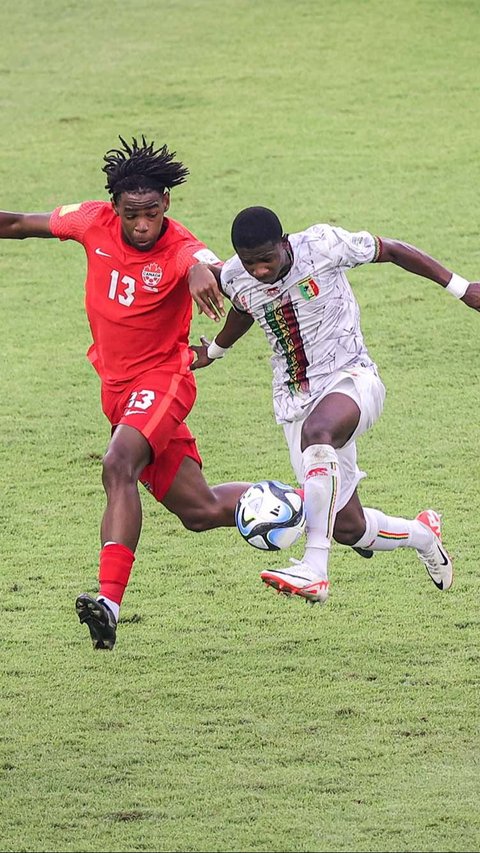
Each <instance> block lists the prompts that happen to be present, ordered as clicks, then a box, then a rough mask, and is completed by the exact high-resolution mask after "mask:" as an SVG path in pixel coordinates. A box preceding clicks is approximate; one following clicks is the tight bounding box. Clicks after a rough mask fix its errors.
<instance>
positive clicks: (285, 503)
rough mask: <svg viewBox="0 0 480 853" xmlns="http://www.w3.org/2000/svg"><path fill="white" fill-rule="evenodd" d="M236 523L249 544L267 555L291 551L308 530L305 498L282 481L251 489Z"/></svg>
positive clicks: (265, 482)
mask: <svg viewBox="0 0 480 853" xmlns="http://www.w3.org/2000/svg"><path fill="white" fill-rule="evenodd" d="M235 523H236V525H237V527H238V530H239V531H240V534H241V535H242V536H243V538H244V539H245V541H246V542H248V543H249V545H253V547H254V548H260V549H262V550H263V551H279V550H281V549H282V548H289V547H290V545H293V544H294V543H295V542H296V541H297V539H299V538H300V536H301V535H302V533H303V531H304V530H305V509H304V505H303V498H302V496H301V494H299V493H298V491H296V490H295V489H294V488H293V486H288V485H287V484H286V483H281V482H279V481H278V480H262V481H261V482H259V483H254V484H253V485H252V486H249V488H248V489H247V491H246V492H244V493H243V495H242V496H241V497H240V499H239V501H238V503H237V506H236V508H235Z"/></svg>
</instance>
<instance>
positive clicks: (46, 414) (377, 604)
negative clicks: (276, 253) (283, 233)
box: [0, 0, 480, 851]
mask: <svg viewBox="0 0 480 853" xmlns="http://www.w3.org/2000/svg"><path fill="white" fill-rule="evenodd" d="M0 26H1V30H2V33H3V45H2V53H1V56H0V80H1V87H0V100H1V112H2V131H3V132H2V142H3V146H2V158H1V160H0V177H1V185H2V199H1V201H0V204H1V206H2V207H3V208H4V209H14V210H49V209H52V208H53V207H54V206H55V205H57V204H60V203H67V202H73V201H77V200H82V199H85V198H104V197H105V192H104V190H103V183H104V176H103V175H102V173H101V171H100V167H101V159H102V155H103V153H104V151H105V150H106V149H107V148H109V147H112V146H113V145H114V144H115V141H116V137H117V134H119V133H121V134H123V135H126V136H127V137H128V136H131V135H135V134H140V133H142V132H144V133H145V134H146V135H147V136H150V137H152V138H155V139H156V140H157V141H159V142H163V141H164V140H165V141H166V142H168V144H169V146H170V147H172V148H174V149H176V150H177V153H178V156H179V157H180V158H181V159H183V160H184V161H185V163H186V164H187V165H188V166H189V168H190V170H191V177H190V179H189V181H188V183H187V184H186V185H185V186H184V187H181V188H179V189H177V190H176V191H175V192H174V193H172V210H171V213H172V215H173V216H174V217H175V218H178V219H181V220H182V221H184V222H185V224H186V225H188V226H189V227H190V228H191V229H192V230H193V231H195V232H196V233H197V234H198V235H199V236H201V237H202V238H204V239H205V240H206V241H207V242H208V243H209V245H211V247H212V248H213V249H215V250H216V251H217V252H218V253H219V254H220V255H222V256H224V257H225V256H227V254H228V253H230V245H229V226H230V222H231V220H232V218H233V216H234V215H235V213H236V212H237V211H238V210H239V209H240V208H242V207H244V206H247V205H250V204H264V205H267V206H271V207H273V208H274V209H275V210H276V211H277V212H278V214H279V215H280V218H281V219H282V221H283V224H284V226H285V228H286V229H287V230H288V231H294V230H297V229H300V228H303V227H306V226H308V225H310V224H312V223H314V222H319V221H329V222H336V223H338V224H341V225H343V226H344V227H346V228H349V229H351V230H357V229H361V228H366V229H369V230H371V231H373V232H374V233H377V234H380V235H385V236H391V237H397V238H399V239H404V240H406V241H407V242H412V243H414V244H416V245H418V246H420V247H422V248H424V249H425V250H426V251H428V252H430V253H431V254H433V255H435V256H436V257H438V258H439V259H441V260H442V261H443V262H444V263H445V264H446V265H447V266H450V267H451V268H452V269H454V270H455V271H456V272H458V273H459V274H461V275H464V276H465V277H467V278H472V279H475V278H477V279H478V278H479V277H480V251H479V248H478V234H477V232H478V229H477V221H478V218H479V212H480V211H479V202H478V180H477V172H478V168H477V159H478V158H477V148H478V133H479V130H480V127H479V118H478V116H479V115H480V89H479V85H478V41H479V36H480V21H479V11H478V9H477V4H475V3H472V2H468V0H454V2H450V1H449V2H447V0H440V2H438V1H437V2H433V0H406V2H400V0H393V2H391V3H390V4H389V5H388V8H387V7H386V6H385V4H384V3H381V2H380V0H364V2H354V0H340V2H337V3H335V4H331V3H326V2H323V0H320V2H314V0H300V2H297V3H291V2H286V0H276V2H273V0H266V2H262V3H254V2H253V1H252V0H235V2H234V0H224V2H222V3H219V2H214V0H203V2H195V0H175V2H173V0H159V2H157V3H147V2H145V0H138V2H137V3H136V4H135V5H133V6H132V5H131V4H127V3H124V2H121V1H120V0H113V1H112V2H110V3H106V2H105V0H100V2H95V3H94V2H93V0H85V2H82V3H77V4H72V3H65V4H58V3H57V2H54V0H41V2H38V0H37V2H35V3H33V0H19V2H17V3H15V4H3V7H2V9H1V11H0ZM0 273H1V279H2V287H1V289H0V317H1V321H0V322H1V340H2V406H1V408H0V418H1V429H0V455H1V463H2V464H1V468H0V470H1V473H0V482H1V490H2V495H3V500H2V505H1V513H2V522H3V523H2V526H1V532H0V542H1V548H2V557H3V559H2V563H3V567H2V568H3V570H2V576H1V580H0V593H1V601H2V643H1V648H0V672H1V675H0V686H1V695H2V702H1V705H0V715H1V718H0V720H1V725H0V801H1V803H2V806H1V820H0V848H1V849H2V850H4V851H47V850H51V851H98V850H103V851H154V850H159V851H167V850H169V851H238V850H246V851H383V850H392V851H406V850H409V851H476V850H478V849H479V846H480V827H479V819H478V799H479V794H480V790H479V788H480V785H479V772H478V771H479V768H478V755H479V740H478V667H479V660H480V655H479V652H478V648H479V645H478V640H479V637H478V634H479V631H478V629H479V625H480V620H479V616H478V592H479V580H478V577H479V575H478V552H479V544H480V541H479V540H480V537H479V532H478V524H477V514H478V512H477V508H478V503H479V497H478V485H477V484H478V482H479V479H480V478H479V474H480V471H479V463H478V452H477V443H478V442H477V433H478V429H477V423H478V379H479V375H478V374H479V370H478V361H479V358H478V356H479V351H478V339H479V331H478V330H479V327H478V323H479V318H478V316H476V315H475V314H474V313H473V312H471V311H469V310H468V309H467V308H466V307H465V306H464V305H462V304H460V303H459V302H457V301H455V300H454V299H452V297H450V296H449V295H448V294H445V293H444V292H443V291H442V290H441V289H440V288H438V287H436V286H435V285H433V284H430V283H427V282H425V281H422V280H420V279H415V278H414V277H412V276H408V275H407V274H406V273H403V272H402V271H401V270H398V269H396V268H390V267H388V266H382V267H368V268H363V269H360V270H356V271H355V272H354V273H353V274H352V276H351V280H352V283H353V286H354V289H355V292H356V294H357V297H358V299H359V301H360V305H361V309H362V317H363V329H364V333H365V337H366V340H367V342H368V344H369V347H370V350H371V353H372V355H373V356H374V357H375V359H376V360H377V362H378V364H379V367H380V370H381V373H382V377H383V379H384V381H385V384H386V386H387V392H388V398H387V404H386V408H385V412H384V414H383V416H382V419H381V420H380V422H379V423H378V424H377V425H376V426H375V428H374V430H372V431H371V433H369V434H368V435H366V436H364V437H363V438H362V439H361V441H360V443H359V452H360V464H361V465H362V467H363V468H364V469H365V470H366V471H367V472H368V474H369V476H368V479H367V480H366V481H364V483H363V484H362V487H361V496H362V499H363V500H364V503H365V504H367V505H372V506H379V507H382V508H383V509H384V510H385V511H386V512H388V513H392V514H398V515H406V516H410V517H412V516H413V515H416V513H417V512H418V511H419V510H421V509H423V508H425V507H428V506H433V507H435V508H436V509H438V510H439V511H441V512H442V513H443V515H444V530H445V541H446V544H447V546H448V548H449V550H450V551H451V552H452V554H453V557H454V561H455V566H456V583H455V587H454V589H453V590H452V592H451V593H449V594H447V595H444V596H443V595H441V594H439V593H438V592H437V591H436V590H435V588H434V587H433V585H432V584H431V583H430V582H429V581H428V579H427V578H426V576H425V573H424V570H423V569H422V567H421V566H420V564H419V563H418V561H417V559H416V557H415V554H414V553H413V552H405V551H400V550H399V551H396V552H394V553H393V554H384V555H382V554H377V555H376V556H375V558H374V559H373V560H371V561H362V560H361V559H360V558H359V557H357V556H355V555H354V554H352V553H350V552H349V551H348V549H342V548H340V547H339V546H337V547H335V548H334V549H333V552H332V558H331V568H330V575H331V580H332V594H331V599H330V600H329V603H328V605H327V606H326V607H325V608H323V609H321V608H319V607H318V608H309V607H305V606H304V605H303V603H302V602H301V601H300V600H298V601H297V600H292V601H287V600H285V599H283V598H280V597H277V596H275V595H274V594H273V593H272V591H271V590H267V589H265V588H263V586H262V585H261V583H260V582H259V580H258V573H259V571H260V570H261V569H262V568H264V567H265V566H266V562H267V561H270V560H271V562H272V563H275V564H276V565H279V564H280V563H281V562H282V561H284V560H285V559H286V557H288V556H290V554H283V555H274V556H273V557H272V558H270V557H267V556H266V555H264V554H261V553H260V552H256V551H254V549H252V548H249V547H248V546H246V545H245V544H244V543H243V542H242V541H241V540H240V537H239V536H238V535H236V534H235V531H233V530H226V531H213V532H211V533H206V534H202V535H198V536H195V535H194V534H192V533H187V532H185V531H184V530H183V529H181V527H180V525H179V523H178V522H177V521H176V519H174V518H173V517H171V516H169V515H168V514H167V513H166V512H164V511H163V510H162V509H161V508H159V507H158V506H156V505H155V503H154V502H153V501H152V500H151V499H150V498H149V496H147V495H145V500H144V510H145V522H144V530H143V534H142V539H141V543H140V547H139V550H138V554H137V561H136V565H135V569H134V573H133V576H132V581H131V584H130V586H129V589H128V592H127V595H126V598H125V604H124V607H123V609H122V621H121V624H120V627H119V632H118V642H117V647H116V649H115V651H114V653H113V654H111V655H109V654H98V653H97V654H94V653H93V652H92V650H91V647H90V643H89V639H88V636H87V632H86V630H85V629H84V628H81V627H80V626H79V625H78V624H77V620H76V617H75V613H74V609H73V603H74V599H75V596H76V595H77V593H78V592H80V591H82V590H92V591H93V590H95V589H96V572H97V550H98V526H99V521H100V517H101V514H102V511H103V506H104V498H103V491H102V488H101V484H100V459H101V456H102V454H103V452H104V449H105V446H106V443H107V439H108V428H107V424H106V421H105V420H104V418H103V416H102V415H101V412H100V407H99V400H98V397H99V393H98V383H97V379H96V376H95V374H94V373H93V371H92V370H91V368H90V366H89V365H88V363H87V361H86V360H85V358H84V352H85V350H86V349H87V346H88V343H89V334H88V329H87V324H86V320H85V317H84V313H83V305H82V298H83V297H82V281H83V277H84V258H83V252H82V250H81V248H80V247H78V246H75V245H73V244H72V245H70V244H65V245H60V244H59V243H58V242H57V241H27V242H26V243H14V242H8V243H7V242H5V243H3V244H2V246H1V253H0ZM214 331H215V327H214V326H213V324H211V323H210V322H209V321H208V320H206V319H205V318H196V319H195V322H194V334H193V338H194V339H196V338H198V336H199V335H200V334H207V335H212V334H213V333H214ZM198 384H199V399H198V404H197V407H196V409H195V411H194V412H193V413H192V416H191V418H190V423H191V426H192V428H193V429H194V431H195V432H196V434H197V435H198V439H199V445H200V449H201V451H202V453H203V456H204V461H205V472H206V475H207V477H208V479H209V481H210V482H220V481H223V480H227V479H247V480H248V479H260V478H262V477H264V476H272V475H275V476H277V477H279V478H282V479H286V480H291V479H292V474H291V471H290V465H289V461H288V455H287V450H286V447H285V446H284V442H283V437H282V433H281V430H279V429H278V428H277V427H276V426H275V424H274V422H273V417H272V410H271V401H270V369H269V354H268V352H267V349H266V345H265V344H264V342H263V340H262V338H261V335H260V333H259V332H258V333H257V330H253V331H252V332H251V333H250V334H249V336H248V338H246V339H244V340H242V341H241V342H240V343H239V344H238V346H237V347H236V351H235V352H234V353H232V354H230V355H229V356H228V358H227V359H225V360H224V361H223V362H222V363H221V364H218V365H215V366H214V367H212V368H211V369H210V370H209V371H205V372H204V373H202V374H201V375H198ZM299 550H300V549H297V548H295V549H292V552H291V555H292V556H299Z"/></svg>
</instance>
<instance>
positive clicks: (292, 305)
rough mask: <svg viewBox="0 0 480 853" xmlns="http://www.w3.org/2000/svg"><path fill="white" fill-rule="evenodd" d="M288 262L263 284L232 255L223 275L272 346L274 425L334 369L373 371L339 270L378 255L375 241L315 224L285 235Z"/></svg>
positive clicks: (299, 413)
mask: <svg viewBox="0 0 480 853" xmlns="http://www.w3.org/2000/svg"><path fill="white" fill-rule="evenodd" d="M288 239H289V242H290V245H291V248H292V250H293V263H292V267H291V269H290V271H289V272H288V274H287V275H286V276H285V277H284V278H282V279H280V280H279V281H277V282H275V284H262V282H259V281H257V279H255V278H253V277H252V276H251V275H249V273H248V272H247V271H246V270H245V268H244V267H243V265H242V263H241V262H240V260H239V258H238V255H234V256H233V257H232V258H230V260H228V261H227V262H226V263H225V264H224V266H223V268H222V273H221V286H222V290H223V292H224V293H225V295H226V296H227V297H228V298H229V299H230V301H231V302H232V304H233V305H234V307H236V308H237V309H238V310H239V311H243V312H247V313H248V314H250V315H251V316H252V317H253V318H254V319H255V320H257V322H258V323H260V325H261V327H262V329H263V330H264V332H265V334H266V336H267V339H268V342H269V344H270V346H271V348H272V350H273V356H272V369H273V404H274V411H275V417H276V420H277V422H278V423H288V422H290V421H295V420H297V419H299V418H302V417H303V412H304V409H305V407H306V406H309V405H310V404H311V402H312V401H313V400H314V399H315V398H317V397H319V396H320V395H321V394H323V392H324V391H325V390H326V389H327V388H328V386H329V385H330V384H331V383H332V380H333V379H334V378H335V377H334V374H335V373H336V372H337V371H341V370H344V369H346V368H352V367H354V366H355V365H357V366H358V365H362V366H363V367H367V368H370V369H371V370H373V371H374V372H376V365H375V364H374V362H373V361H372V359H371V358H370V356H369V354H368V351H367V349H366V346H365V343H364V341H363V335H362V332H361V329H360V310H359V307H358V303H357V301H356V299H355V297H354V295H353V292H352V289H351V287H350V284H349V282H348V279H347V277H346V275H345V272H344V270H346V269H352V268H353V267H356V266H359V265H360V264H367V263H371V262H372V261H374V260H376V257H377V254H378V248H379V242H378V240H377V239H376V238H375V237H374V236H372V234H369V233H368V232H367V231H359V232H358V233H351V232H349V231H345V230H344V229H343V228H337V227H333V226H331V225H313V226H312V227H311V228H307V229H306V230H305V231H300V232H298V233H297V234H290V235H289V238H288Z"/></svg>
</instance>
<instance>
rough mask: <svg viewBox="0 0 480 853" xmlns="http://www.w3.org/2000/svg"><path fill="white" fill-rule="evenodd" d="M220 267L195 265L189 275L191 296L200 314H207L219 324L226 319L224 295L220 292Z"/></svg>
mask: <svg viewBox="0 0 480 853" xmlns="http://www.w3.org/2000/svg"><path fill="white" fill-rule="evenodd" d="M219 285H220V267H218V266H215V265H214V264H195V266H193V267H191V269H190V271H189V273H188V286H189V288H190V294H191V297H192V299H193V301H194V302H195V304H196V305H197V307H198V313H199V314H206V315H207V317H210V319H211V320H215V321H216V322H217V323H218V322H219V321H220V320H221V318H222V317H225V309H224V306H223V294H222V292H221V290H220V286H219Z"/></svg>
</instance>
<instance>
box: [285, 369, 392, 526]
mask: <svg viewBox="0 0 480 853" xmlns="http://www.w3.org/2000/svg"><path fill="white" fill-rule="evenodd" d="M333 392H335V393H336V394H346V395H347V397H351V398H352V400H355V402H356V404H357V406H358V408H359V409H360V419H359V421H358V424H357V428H356V430H355V432H354V433H353V435H352V436H351V438H350V439H349V440H348V442H347V443H346V444H345V445H344V447H340V448H338V449H337V456H338V462H339V466H340V494H339V496H338V501H337V511H338V510H340V509H343V507H344V506H345V505H346V504H347V503H348V501H349V500H350V498H351V497H352V495H353V493H354V491H355V489H356V488H357V485H358V483H359V482H360V480H362V479H363V477H365V476H366V474H365V473H364V472H363V471H360V469H359V468H358V466H357V447H356V444H355V439H356V438H358V436H360V435H362V434H363V433H364V432H366V431H367V430H368V429H370V427H372V426H373V424H374V423H375V421H377V420H378V418H379V417H380V415H381V413H382V410H383V404H384V401H385V386H384V384H383V382H382V380H381V379H380V378H379V377H378V376H377V375H376V374H375V373H374V372H373V371H372V370H371V369H370V368H366V367H355V368H350V369H348V370H341V371H339V372H338V373H336V374H335V377H334V378H333V379H332V382H331V384H330V385H329V386H328V387H327V388H326V389H325V390H324V391H323V393H322V394H321V395H320V396H318V397H316V398H315V399H314V400H312V402H311V404H310V405H309V406H308V407H307V408H306V409H305V412H304V416H303V418H302V419H301V420H298V421H293V422H291V423H286V424H283V425H282V426H283V430H284V433H285V438H286V440H287V444H288V449H289V451H290V461H291V463H292V468H293V470H294V471H295V476H296V478H297V480H298V482H299V483H300V485H302V484H303V460H302V448H301V440H302V427H303V424H304V422H305V420H306V418H307V417H308V416H309V415H310V414H311V412H312V411H313V410H314V409H315V407H316V406H317V405H318V403H319V402H320V400H323V398H324V397H326V396H327V394H332V393H333Z"/></svg>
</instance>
